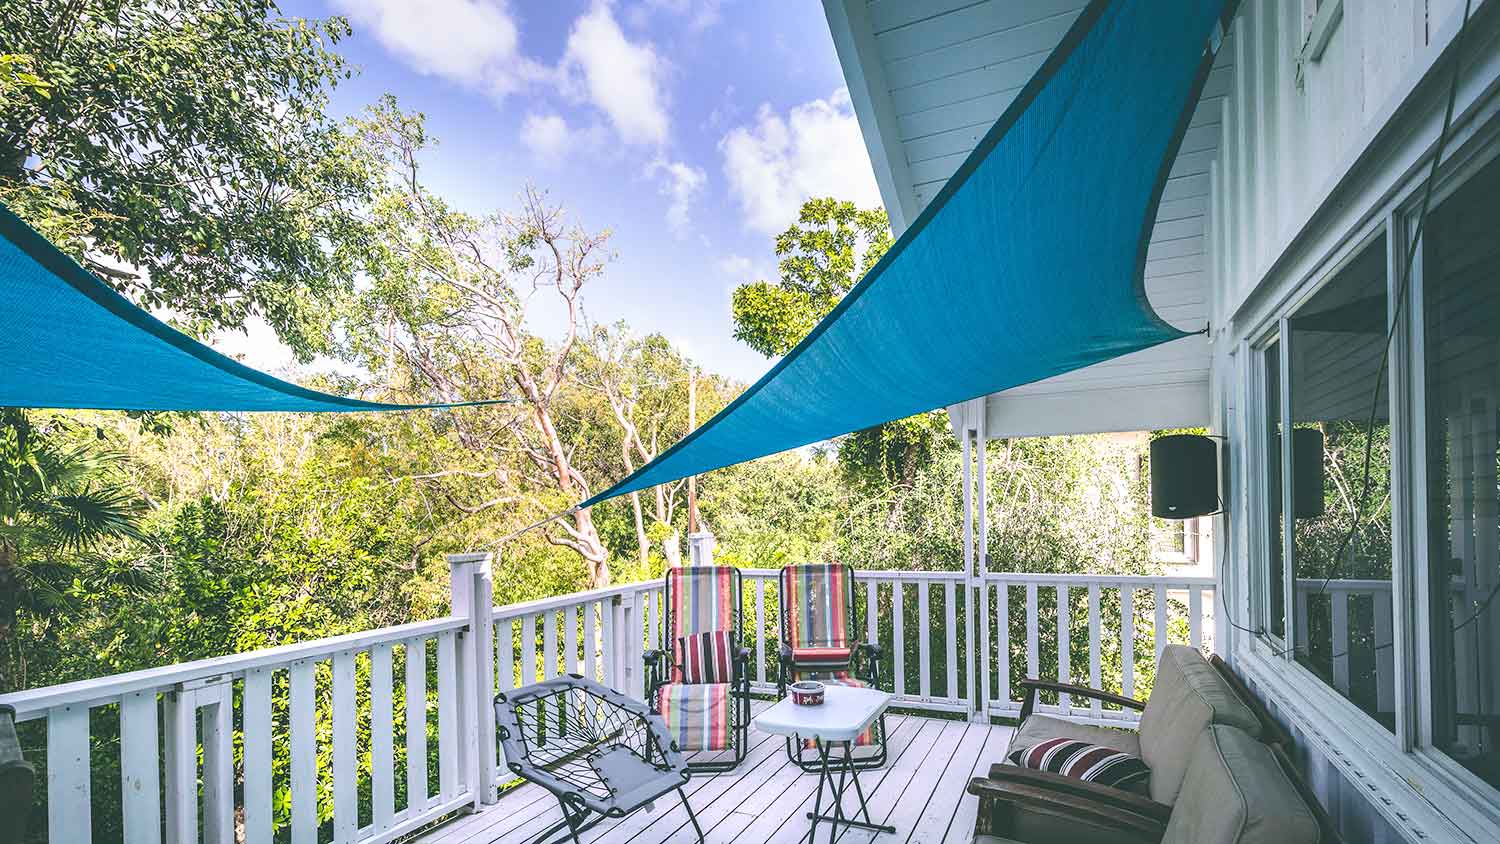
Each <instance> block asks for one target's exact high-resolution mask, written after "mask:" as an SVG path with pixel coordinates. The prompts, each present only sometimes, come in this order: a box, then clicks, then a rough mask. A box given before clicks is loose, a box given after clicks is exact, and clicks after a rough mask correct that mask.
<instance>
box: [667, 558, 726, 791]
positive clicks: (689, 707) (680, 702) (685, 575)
mask: <svg viewBox="0 0 1500 844" xmlns="http://www.w3.org/2000/svg"><path fill="white" fill-rule="evenodd" d="M662 593H663V594H664V595H665V596H666V619H665V620H666V623H665V624H664V625H662V641H661V648H660V649H659V650H654V651H650V652H648V653H647V654H646V655H645V657H646V682H647V687H646V688H647V694H646V699H647V700H648V701H651V703H652V705H653V707H654V709H655V710H656V712H657V713H658V714H659V715H661V716H662V718H663V719H664V720H665V721H666V723H667V730H668V733H669V734H670V735H671V736H672V739H673V740H674V741H676V742H677V746H678V747H680V748H681V749H682V750H683V752H686V753H698V754H703V755H707V754H712V755H711V756H710V757H709V758H706V759H693V760H691V761H689V763H688V767H690V768H691V769H693V770H694V771H703V772H709V773H717V772H722V771H729V770H732V769H733V768H734V767H735V766H736V765H738V764H739V763H740V762H741V761H742V760H744V758H745V751H746V740H747V738H748V735H749V730H750V671H749V666H750V651H749V649H747V648H744V647H742V646H741V644H740V643H741V641H742V635H743V625H742V620H741V615H742V613H741V607H743V606H744V603H743V595H744V592H743V589H742V585H741V578H740V572H739V569H736V568H733V567H730V566H682V567H675V568H672V569H670V570H669V571H668V572H667V575H666V580H665V583H664V585H663V589H662ZM725 754H728V757H727V758H726V757H725Z"/></svg>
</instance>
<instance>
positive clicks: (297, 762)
mask: <svg viewBox="0 0 1500 844" xmlns="http://www.w3.org/2000/svg"><path fill="white" fill-rule="evenodd" d="M316 667H317V665H316V663H314V662H313V661H311V660H302V661H300V662H294V663H292V667H291V671H290V672H289V674H290V688H289V691H288V698H287V700H288V709H289V711H288V715H287V717H288V720H290V722H291V744H292V844H317V841H318V734H317V713H316V710H315V708H314V704H315V701H314V698H313V694H314V692H315V691H316V690H315V688H314V684H313V679H314V676H315V675H314V671H315V670H316Z"/></svg>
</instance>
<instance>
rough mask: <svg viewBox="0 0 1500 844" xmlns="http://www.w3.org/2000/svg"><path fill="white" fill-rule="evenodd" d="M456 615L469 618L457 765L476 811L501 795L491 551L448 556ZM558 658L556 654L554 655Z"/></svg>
mask: <svg viewBox="0 0 1500 844" xmlns="http://www.w3.org/2000/svg"><path fill="white" fill-rule="evenodd" d="M447 560H448V570H449V573H450V575H451V584H452V589H453V614H454V615H457V616H463V617H464V618H467V619H468V620H469V628H468V630H466V631H464V632H463V633H462V636H461V638H460V640H459V661H458V662H459V664H458V701H459V708H458V709H459V711H458V715H459V742H458V763H459V764H458V767H459V771H460V776H461V777H462V778H463V781H464V782H465V783H466V784H467V785H468V786H470V788H471V789H472V792H473V795H474V804H473V810H474V811H478V810H479V809H482V808H483V807H484V806H485V805H486V804H491V803H494V802H496V801H497V800H498V799H499V793H498V790H497V788H496V785H495V776H496V767H497V765H498V761H499V760H498V759H497V758H496V750H495V709H494V703H493V700H494V697H495V621H494V612H495V609H494V608H495V602H494V594H493V593H494V581H493V578H492V572H491V567H492V566H493V564H494V557H493V555H491V554H489V553H472V554H449V555H448V557H447ZM552 658H553V659H556V656H555V655H554V656H553V657H552Z"/></svg>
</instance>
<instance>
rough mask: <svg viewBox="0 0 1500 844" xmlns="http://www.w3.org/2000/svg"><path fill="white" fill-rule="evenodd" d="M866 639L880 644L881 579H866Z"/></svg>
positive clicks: (873, 643) (876, 644) (877, 644)
mask: <svg viewBox="0 0 1500 844" xmlns="http://www.w3.org/2000/svg"><path fill="white" fill-rule="evenodd" d="M865 641H866V642H869V643H870V644H872V645H875V646H877V647H878V646H879V645H880V581H878V580H875V579H874V578H871V579H870V580H867V581H865Z"/></svg>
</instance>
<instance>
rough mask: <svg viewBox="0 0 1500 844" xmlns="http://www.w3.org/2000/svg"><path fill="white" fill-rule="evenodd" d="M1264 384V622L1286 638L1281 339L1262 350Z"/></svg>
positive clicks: (1275, 632)
mask: <svg viewBox="0 0 1500 844" xmlns="http://www.w3.org/2000/svg"><path fill="white" fill-rule="evenodd" d="M1261 365H1262V367H1264V369H1263V378H1262V382H1261V383H1263V384H1265V408H1266V427H1265V430H1266V439H1265V444H1264V453H1265V454H1266V456H1267V460H1266V478H1267V483H1266V510H1267V514H1266V531H1267V534H1268V535H1267V536H1266V544H1265V551H1264V554H1265V558H1266V560H1267V565H1266V582H1265V594H1266V600H1265V604H1264V605H1265V607H1266V616H1267V617H1266V626H1267V627H1268V628H1269V629H1270V631H1271V633H1272V634H1273V635H1275V636H1276V637H1277V638H1278V639H1285V638H1286V559H1285V554H1286V552H1285V532H1286V524H1285V521H1284V520H1283V519H1282V515H1281V503H1282V495H1283V493H1282V490H1281V343H1280V341H1273V342H1272V343H1271V345H1270V346H1269V347H1267V349H1266V350H1265V351H1264V352H1262V353H1261Z"/></svg>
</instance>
